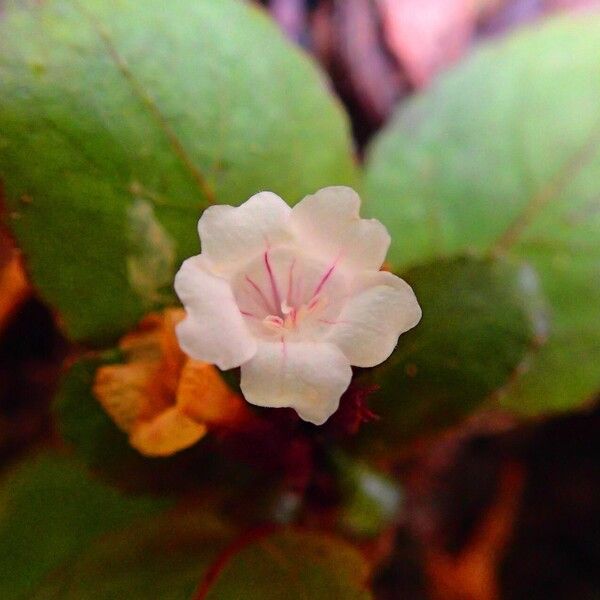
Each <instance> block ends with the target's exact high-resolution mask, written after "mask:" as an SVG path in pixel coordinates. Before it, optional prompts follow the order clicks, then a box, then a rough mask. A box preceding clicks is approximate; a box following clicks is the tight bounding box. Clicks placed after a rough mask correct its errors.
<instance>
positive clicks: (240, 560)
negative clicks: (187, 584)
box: [200, 530, 372, 600]
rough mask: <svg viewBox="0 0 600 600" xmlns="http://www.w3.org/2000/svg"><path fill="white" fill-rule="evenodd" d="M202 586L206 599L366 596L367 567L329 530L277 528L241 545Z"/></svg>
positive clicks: (314, 599) (356, 598) (351, 599)
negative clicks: (280, 529) (325, 531)
mask: <svg viewBox="0 0 600 600" xmlns="http://www.w3.org/2000/svg"><path fill="white" fill-rule="evenodd" d="M227 558H228V560H226V561H223V562H222V564H219V565H218V566H219V569H218V570H216V572H213V574H212V575H213V576H214V580H213V579H212V578H211V580H210V581H207V582H206V583H207V585H205V586H204V589H203V591H204V594H202V595H201V596H200V597H201V598H203V599H204V598H205V599H206V600H237V599H239V598H244V600H288V599H290V598H310V599H311V600H321V599H323V600H330V599H332V598H340V599H341V598H343V599H344V600H359V599H360V600H367V599H368V598H371V597H372V596H371V594H370V592H369V591H368V589H367V578H368V573H369V567H368V565H367V562H366V559H365V558H364V557H362V556H361V555H360V554H359V553H358V552H357V551H356V550H355V549H354V548H353V547H352V546H350V545H348V544H347V543H345V542H343V541H341V540H336V539H335V538H333V537H330V536H329V535H323V534H319V533H312V532H300V531H292V530H288V531H282V532H278V533H274V534H271V535H268V536H264V537H260V538H258V539H257V540H255V541H253V542H252V543H248V544H246V545H245V546H242V547H241V548H240V549H239V551H238V552H237V553H235V554H233V555H232V556H230V557H227Z"/></svg>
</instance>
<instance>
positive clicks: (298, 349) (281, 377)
mask: <svg viewBox="0 0 600 600" xmlns="http://www.w3.org/2000/svg"><path fill="white" fill-rule="evenodd" d="M351 378H352V369H351V368H350V365H349V364H348V360H347V359H346V357H345V356H344V355H343V354H342V352H341V351H340V350H338V349H337V348H336V347H335V346H334V345H333V344H323V343H304V342H298V343H289V342H287V343H286V342H283V341H282V342H261V343H260V344H259V346H258V352H257V353H256V356H254V358H252V359H251V360H250V361H249V362H247V363H246V364H244V365H242V381H241V388H242V392H243V393H244V396H245V397H246V400H247V401H248V402H250V403H251V404H256V405H257V406H271V407H284V406H289V407H292V408H293V409H294V410H295V411H296V412H297V413H298V415H300V417H301V418H302V419H304V420H305V421H310V422H311V423H314V424H315V425H322V424H323V423H324V422H325V421H326V420H327V419H328V418H329V417H330V416H331V415H332V414H333V413H334V412H335V411H336V410H337V408H338V406H339V402H340V396H341V395H342V394H343V393H344V391H345V390H346V388H347V387H348V385H349V384H350V379H351Z"/></svg>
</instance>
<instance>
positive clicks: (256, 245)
mask: <svg viewBox="0 0 600 600" xmlns="http://www.w3.org/2000/svg"><path fill="white" fill-rule="evenodd" d="M290 213H291V208H290V207H289V206H288V205H287V204H286V203H285V202H284V201H283V200H282V199H281V198H280V197H279V196H277V194H273V193H272V192H260V193H258V194H256V195H254V196H252V197H251V198H250V199H249V200H247V201H246V202H244V203H243V204H242V205H241V206H239V207H235V206H224V205H220V206H210V207H209V208H207V209H206V210H205V211H204V213H203V214H202V217H200V221H199V222H198V232H199V234H200V241H201V243H202V255H203V256H206V258H208V259H209V260H210V261H211V263H212V265H213V266H214V268H215V270H216V272H226V271H227V270H228V269H229V268H231V267H232V266H236V265H237V264H239V263H240V261H241V262H242V263H244V262H246V261H247V260H248V258H249V257H252V256H254V255H255V254H258V253H259V252H262V251H264V250H265V248H266V247H268V246H270V245H272V244H275V243H277V242H280V241H282V240H284V239H285V238H286V237H287V236H288V233H287V229H286V223H287V220H288V217H289V215H290Z"/></svg>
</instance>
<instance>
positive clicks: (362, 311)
mask: <svg viewBox="0 0 600 600" xmlns="http://www.w3.org/2000/svg"><path fill="white" fill-rule="evenodd" d="M420 320H421V307H420V306H419V303H418V302H417V299H416V297H415V294H414V292H413V290H412V288H411V287H410V286H409V285H408V283H406V281H404V280H403V279H400V277H396V275H393V274H392V273H387V272H385V271H378V272H366V273H362V274H361V275H360V276H359V277H358V278H357V280H356V282H355V293H354V295H353V296H352V297H351V298H350V299H349V300H348V301H347V303H346V305H345V306H344V308H343V309H342V311H341V312H340V314H339V316H338V317H337V320H336V321H337V322H336V324H335V325H333V326H332V328H331V332H330V333H329V335H328V336H327V338H326V340H327V341H328V342H331V343H333V344H335V345H336V346H337V347H338V348H340V350H341V351H342V352H343V353H344V354H345V355H346V357H347V358H348V360H349V361H350V364H351V365H355V366H357V367H374V366H375V365H378V364H379V363H382V362H383V361H384V360H386V359H387V358H388V357H389V356H390V354H391V353H392V352H393V350H394V348H395V347H396V344H397V343H398V337H399V336H400V334H402V333H404V332H405V331H408V330H409V329H411V328H412V327H414V326H415V325H416V324H417V323H418V322H419V321H420Z"/></svg>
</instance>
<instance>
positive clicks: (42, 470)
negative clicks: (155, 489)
mask: <svg viewBox="0 0 600 600" xmlns="http://www.w3.org/2000/svg"><path fill="white" fill-rule="evenodd" d="M167 505H168V503H167V502H166V501H165V500H160V501H159V500H155V499H150V498H146V497H137V498H126V497H124V496H122V495H121V493H120V492H118V491H116V490H114V489H111V488H108V487H106V486H104V485H102V484H101V483H99V482H97V481H95V480H93V479H92V478H91V477H90V476H89V474H88V473H87V472H86V471H85V469H84V468H82V466H81V465H80V464H79V463H77V462H75V461H73V460H72V459H69V458H67V457H65V456H61V455H59V454H54V453H53V454H46V455H41V456H38V457H37V458H34V459H32V460H29V461H27V462H26V463H24V464H22V465H20V466H19V467H18V468H17V469H16V470H15V471H13V472H11V473H9V475H8V476H7V477H6V478H5V480H4V481H3V482H2V484H1V486H0V547H2V549H3V552H2V554H1V556H0V597H1V598H3V600H11V599H13V598H14V599H22V598H24V597H30V595H31V593H32V592H33V591H34V590H35V589H36V587H37V586H38V585H39V583H40V581H41V580H42V579H43V578H44V577H47V576H50V575H51V574H52V573H53V572H54V571H55V570H56V569H57V568H58V567H59V566H60V565H61V564H63V563H64V562H65V561H67V560H70V559H71V557H72V556H74V555H76V554H78V553H79V552H81V551H82V550H83V549H84V548H85V547H86V546H87V545H88V544H89V543H90V542H91V541H92V540H93V539H94V538H97V537H99V536H102V535H106V534H108V533H109V532H111V531H114V530H116V529H119V528H121V527H123V526H125V525H126V524H128V523H131V522H132V521H134V520H142V519H143V518H145V517H148V516H150V515H152V514H154V513H156V512H158V511H159V510H162V509H164V508H165V507H166V506H167Z"/></svg>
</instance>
